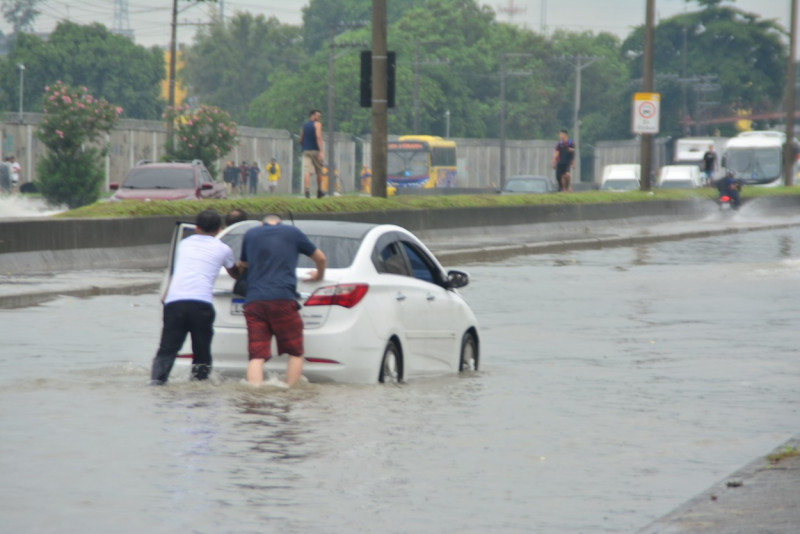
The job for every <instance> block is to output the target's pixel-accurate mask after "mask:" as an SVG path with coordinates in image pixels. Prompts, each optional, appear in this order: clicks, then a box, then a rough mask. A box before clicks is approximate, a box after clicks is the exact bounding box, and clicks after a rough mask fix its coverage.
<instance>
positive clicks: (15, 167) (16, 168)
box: [8, 156, 22, 189]
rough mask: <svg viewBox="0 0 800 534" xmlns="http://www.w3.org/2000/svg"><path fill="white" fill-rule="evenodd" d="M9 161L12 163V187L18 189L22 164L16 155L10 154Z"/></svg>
mask: <svg viewBox="0 0 800 534" xmlns="http://www.w3.org/2000/svg"><path fill="white" fill-rule="evenodd" d="M8 162H9V163H11V187H12V188H13V189H16V188H17V187H19V173H20V172H21V171H22V166H21V165H20V164H19V161H17V158H16V157H14V156H9V157H8Z"/></svg>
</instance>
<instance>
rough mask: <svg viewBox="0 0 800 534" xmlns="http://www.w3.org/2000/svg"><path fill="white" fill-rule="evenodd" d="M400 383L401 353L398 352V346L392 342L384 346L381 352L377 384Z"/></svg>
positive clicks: (401, 378)
mask: <svg viewBox="0 0 800 534" xmlns="http://www.w3.org/2000/svg"><path fill="white" fill-rule="evenodd" d="M402 381H403V353H402V352H401V351H400V346H399V345H398V344H397V343H396V342H395V341H394V340H392V341H389V343H387V344H386V348H385V349H384V350H383V359H382V360H381V370H380V372H379V374H378V382H380V383H381V384H387V383H388V384H391V383H395V384H399V383H400V382H402Z"/></svg>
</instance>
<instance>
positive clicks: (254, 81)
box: [183, 13, 305, 126]
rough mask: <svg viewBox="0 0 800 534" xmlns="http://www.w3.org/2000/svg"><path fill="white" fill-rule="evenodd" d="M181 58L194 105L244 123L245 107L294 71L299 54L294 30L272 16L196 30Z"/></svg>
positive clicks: (245, 16) (242, 15)
mask: <svg viewBox="0 0 800 534" xmlns="http://www.w3.org/2000/svg"><path fill="white" fill-rule="evenodd" d="M185 59H186V67H185V68H184V70H183V76H184V78H185V82H186V85H187V86H189V87H190V88H191V90H192V92H193V93H194V94H195V95H196V96H197V97H198V98H199V100H200V101H201V102H203V103H205V104H208V105H212V106H218V107H220V108H223V109H225V110H226V111H228V112H229V113H230V114H231V116H232V117H233V118H234V119H235V120H236V121H238V122H245V121H246V120H247V109H248V107H249V105H250V102H251V101H252V100H253V99H254V98H256V97H257V96H258V95H259V94H261V93H262V92H264V91H265V90H267V89H268V88H269V87H270V84H271V80H275V79H279V78H280V77H281V76H282V75H283V74H282V73H284V72H287V71H289V70H292V69H296V68H297V66H298V65H299V64H301V63H302V62H303V61H305V54H304V53H303V50H302V47H301V43H300V29H299V28H296V27H293V26H288V25H284V24H281V23H280V21H278V19H276V18H275V17H270V18H269V19H265V18H264V17H263V16H262V15H259V16H256V17H254V16H253V15H251V14H249V13H237V14H236V15H235V16H234V17H233V18H232V19H231V20H230V21H229V22H228V23H227V24H222V23H221V22H219V21H218V22H216V23H215V24H213V25H211V26H210V27H209V28H208V29H207V30H202V31H201V32H200V33H199V34H198V36H197V37H196V39H195V43H194V45H193V46H191V47H190V48H189V49H188V50H186V52H185ZM259 126H265V124H259Z"/></svg>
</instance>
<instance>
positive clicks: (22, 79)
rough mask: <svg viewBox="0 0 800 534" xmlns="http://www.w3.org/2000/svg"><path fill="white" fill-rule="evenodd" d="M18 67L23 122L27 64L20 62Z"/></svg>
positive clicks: (20, 112) (20, 116) (20, 113)
mask: <svg viewBox="0 0 800 534" xmlns="http://www.w3.org/2000/svg"><path fill="white" fill-rule="evenodd" d="M17 67H18V68H19V122H20V123H22V104H23V102H24V100H23V96H22V93H23V90H24V89H25V65H24V64H22V63H18V64H17Z"/></svg>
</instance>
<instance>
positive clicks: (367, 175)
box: [361, 163, 372, 195]
mask: <svg viewBox="0 0 800 534" xmlns="http://www.w3.org/2000/svg"><path fill="white" fill-rule="evenodd" d="M371 188H372V171H371V170H370V168H369V165H367V164H366V163H365V164H364V166H363V167H361V193H362V194H365V195H369V194H370V191H371Z"/></svg>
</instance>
